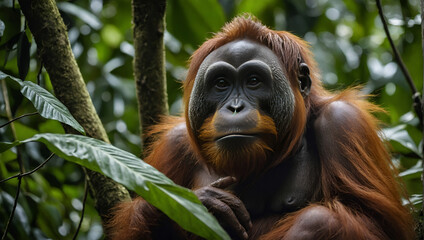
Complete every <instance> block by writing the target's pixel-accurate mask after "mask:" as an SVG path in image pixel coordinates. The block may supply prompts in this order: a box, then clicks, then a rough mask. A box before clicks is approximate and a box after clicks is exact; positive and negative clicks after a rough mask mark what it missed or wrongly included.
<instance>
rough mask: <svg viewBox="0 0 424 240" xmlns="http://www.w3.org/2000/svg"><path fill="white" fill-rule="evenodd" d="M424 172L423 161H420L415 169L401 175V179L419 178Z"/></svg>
mask: <svg viewBox="0 0 424 240" xmlns="http://www.w3.org/2000/svg"><path fill="white" fill-rule="evenodd" d="M422 172H423V167H422V161H421V160H420V161H418V162H417V164H415V165H414V166H413V167H411V168H409V169H407V170H405V171H403V172H401V173H399V177H402V178H403V179H404V180H406V179H412V178H419V177H420V176H421V174H422Z"/></svg>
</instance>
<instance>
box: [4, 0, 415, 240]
mask: <svg viewBox="0 0 424 240" xmlns="http://www.w3.org/2000/svg"><path fill="white" fill-rule="evenodd" d="M56 4H57V7H58V9H59V10H60V14H61V16H62V18H63V20H64V22H65V25H66V26H67V30H68V36H69V40H70V43H71V46H72V51H73V54H74V56H75V58H76V60H77V63H78V66H79V68H80V70H81V73H82V76H83V77H84V80H85V82H86V86H87V89H88V92H89V94H90V96H91V99H92V101H93V103H94V106H95V109H96V110H97V113H98V115H99V117H100V119H101V121H102V123H103V125H104V127H105V129H106V132H107V135H108V137H109V139H110V141H111V143H112V144H113V145H114V146H116V147H119V148H121V149H124V150H127V151H129V152H132V153H134V154H135V155H137V156H140V154H141V147H140V146H141V145H142V142H141V139H140V123H139V117H138V110H137V99H136V92H135V86H134V80H133V79H134V77H133V65H132V63H133V58H134V47H133V33H132V15H131V12H132V10H131V2H130V1H127V0H88V1H87V0H71V1H56ZM382 4H383V10H384V14H385V17H386V19H387V22H388V27H389V30H390V33H391V35H392V37H393V40H394V43H395V45H396V47H397V49H398V51H399V52H400V54H401V56H402V58H403V60H404V62H405V65H406V67H407V68H408V70H409V73H410V74H411V77H412V79H413V80H414V82H415V85H416V87H417V89H418V90H419V91H421V89H422V88H423V86H422V80H423V62H422V61H423V60H422V59H423V58H422V53H423V52H422V47H421V26H420V24H421V16H420V2H419V0H399V1H395V0H385V1H383V3H382ZM242 13H251V14H253V15H255V16H256V17H257V18H258V19H260V20H261V21H262V22H263V23H264V24H266V25H267V26H269V27H270V28H273V29H277V30H287V31H290V32H292V33H294V34H296V35H298V36H300V37H302V38H304V39H305V40H306V41H308V42H309V43H310V44H311V47H312V49H313V53H314V54H315V57H316V60H317V62H318V64H319V67H320V69H321V74H322V80H323V82H324V84H325V86H326V87H327V88H329V89H333V90H340V89H344V88H346V87H348V86H356V85H362V86H363V91H364V92H365V93H367V94H372V95H373V96H372V97H371V98H370V100H371V101H373V102H375V103H377V104H379V105H381V106H382V107H383V108H384V109H385V110H386V111H387V114H379V115H378V117H379V119H381V122H382V127H383V133H384V135H385V137H386V138H387V140H389V142H390V143H391V146H392V149H391V150H392V152H393V161H394V163H395V166H397V167H398V168H399V172H400V177H401V179H402V180H403V181H404V182H405V185H406V188H407V191H408V196H409V197H410V199H409V200H408V199H405V203H408V201H411V202H412V205H413V207H414V211H415V215H417V216H418V212H419V210H420V209H421V205H422V191H423V189H422V182H421V180H420V178H421V172H422V162H421V160H420V158H421V154H422V151H421V149H422V147H421V144H422V134H421V130H420V128H419V120H418V118H417V116H416V113H415V112H414V108H413V106H412V104H413V100H412V93H411V90H410V88H409V86H408V83H407V82H406V80H405V77H404V75H403V74H402V72H401V71H400V68H399V66H398V64H397V63H396V62H395V60H394V57H393V54H392V49H391V48H390V45H389V42H388V40H387V37H386V35H385V33H384V30H383V25H382V22H381V20H380V18H379V15H378V11H377V7H376V2H375V1H373V0H371V1H369V0H354V1H329V0H301V1H299V0H286V1H280V0H263V1H256V0H202V1H200V0H167V6H166V31H165V35H164V43H165V47H166V78H167V94H168V104H169V112H170V114H179V113H181V89H180V86H181V82H182V81H184V78H185V74H186V69H187V61H188V59H189V57H190V55H191V54H192V53H193V51H194V50H195V49H196V48H197V47H198V46H199V45H200V44H201V43H202V42H203V41H204V40H205V39H207V38H209V37H211V36H212V34H213V33H214V32H216V31H218V30H219V29H220V28H221V26H223V25H224V24H225V22H227V21H229V20H231V19H232V18H233V17H234V16H237V15H239V14H242ZM18 66H19V67H18ZM25 66H27V69H28V72H27V74H25V75H26V76H25V75H23V76H25V79H26V80H28V81H32V82H34V83H39V85H40V86H42V87H43V88H45V89H47V90H49V91H50V92H52V85H51V83H50V79H49V75H48V74H47V72H46V70H45V69H44V68H43V67H42V62H41V61H40V59H39V57H38V54H37V46H36V44H35V42H34V40H33V37H32V34H31V31H30V30H29V29H28V28H27V22H26V20H25V17H24V16H23V14H22V12H21V11H20V7H19V4H18V1H13V0H0V70H1V71H2V72H5V73H7V74H9V75H12V76H15V77H19V76H22V69H23V68H24V69H25ZM1 81H4V80H1ZM1 87H2V88H3V90H2V93H3V94H0V125H2V124H4V123H6V122H7V121H8V119H9V117H10V116H8V113H7V107H6V105H7V104H6V101H5V95H4V92H5V90H4V88H6V89H7V93H8V100H9V105H10V110H11V111H10V112H11V114H12V118H15V117H18V116H21V115H24V114H27V113H32V112H34V111H35V109H34V107H33V105H32V104H31V103H30V102H29V101H28V100H27V99H26V98H24V97H23V96H22V94H21V93H20V92H19V88H17V87H16V86H14V85H13V84H11V83H10V82H7V81H4V83H2V86H1ZM151 100H152V101H155V99H151ZM47 132H48V133H64V129H63V127H62V125H61V124H60V123H59V122H57V121H54V120H48V119H45V118H43V117H41V116H39V115H36V116H29V117H24V118H22V119H20V120H19V121H15V122H14V130H13V131H12V129H11V127H10V126H5V127H1V128H0V141H1V142H12V141H14V140H16V139H18V140H23V139H26V138H29V137H31V136H33V135H34V134H36V133H47ZM18 152H19V155H20V158H21V159H23V164H24V167H25V169H27V170H31V169H34V168H35V167H36V166H38V165H40V163H42V162H43V161H44V160H46V158H48V156H49V155H50V152H49V151H48V150H46V148H45V147H43V146H42V145H40V144H36V143H27V144H24V145H22V146H21V148H20V150H19V151H17V150H16V149H10V150H8V151H5V152H2V153H0V180H1V179H6V178H8V177H10V176H13V175H15V174H17V173H19V171H20V165H19V163H18V161H16V159H17V156H18ZM84 176H85V174H84V171H83V170H82V168H81V167H80V166H79V165H76V164H74V163H70V162H68V161H65V160H63V159H61V158H59V157H57V156H55V157H53V159H52V160H51V161H49V162H48V163H47V164H46V165H45V166H43V167H42V168H41V169H39V170H38V171H36V172H35V173H33V174H31V175H30V176H27V177H25V178H23V181H22V186H21V194H20V196H19V198H18V202H17V206H16V211H15V217H14V219H13V221H12V223H11V226H10V229H9V234H8V236H7V237H5V239H72V237H73V236H74V233H75V231H76V229H77V226H78V223H79V221H80V217H81V211H82V209H83V205H84V202H83V196H84V178H85V177H84ZM17 185H18V181H17V179H11V180H9V181H5V182H2V183H0V229H1V230H0V232H1V233H3V231H4V229H5V227H6V223H7V220H8V219H9V215H10V212H11V209H12V207H13V204H14V198H15V194H16V189H17ZM93 201H94V200H93V199H92V198H91V197H90V196H89V197H88V199H87V201H86V203H85V215H84V220H83V222H82V226H81V229H80V232H79V235H78V239H90V240H93V239H103V238H104V235H103V229H102V225H101V218H100V217H99V215H98V213H97V211H96V210H95V208H94V207H93V206H94V202H93Z"/></svg>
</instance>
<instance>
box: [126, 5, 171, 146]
mask: <svg viewBox="0 0 424 240" xmlns="http://www.w3.org/2000/svg"><path fill="white" fill-rule="evenodd" d="M132 9H133V13H132V15H133V24H134V26H133V37H134V48H135V59H134V78H135V83H136V88H137V100H138V104H139V117H140V126H141V137H142V139H143V144H144V146H146V144H148V142H149V140H148V139H146V138H145V136H144V134H143V130H145V129H146V128H148V127H149V126H151V125H153V124H154V123H157V122H158V121H159V118H160V116H162V115H165V114H167V113H168V104H167V102H168V100H167V94H166V70H165V47H164V42H163V36H164V33H165V9H166V0H133V1H132Z"/></svg>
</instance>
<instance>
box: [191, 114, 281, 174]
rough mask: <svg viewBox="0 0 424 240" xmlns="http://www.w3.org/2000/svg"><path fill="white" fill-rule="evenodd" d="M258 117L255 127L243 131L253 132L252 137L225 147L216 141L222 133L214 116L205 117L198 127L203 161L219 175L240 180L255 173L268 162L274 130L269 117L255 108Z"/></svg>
mask: <svg viewBox="0 0 424 240" xmlns="http://www.w3.org/2000/svg"><path fill="white" fill-rule="evenodd" d="M257 119H258V122H257V124H256V127H255V128H254V129H250V130H247V131H243V132H242V133H243V134H248V135H249V134H252V135H255V136H256V137H255V138H252V139H251V140H248V141H241V142H240V144H237V145H234V144H233V145H232V146H231V147H228V146H225V145H222V144H218V143H217V141H216V137H217V136H219V135H220V134H221V133H218V132H217V131H216V129H215V127H214V120H215V116H213V117H209V118H207V119H206V120H205V122H204V124H203V125H202V127H201V129H200V131H199V143H200V149H201V152H202V155H203V157H204V160H205V162H206V165H207V166H208V167H209V168H211V169H212V170H214V171H215V172H216V173H217V174H219V175H223V176H233V177H236V178H238V179H239V180H243V179H246V178H247V177H249V176H252V175H256V174H258V173H260V172H262V171H263V170H264V169H265V168H266V167H267V166H269V165H270V164H271V163H270V161H271V159H272V157H271V155H272V153H273V147H274V145H275V143H276V141H277V130H276V127H275V124H274V121H273V120H272V119H271V118H270V117H268V116H265V115H260V114H259V112H257Z"/></svg>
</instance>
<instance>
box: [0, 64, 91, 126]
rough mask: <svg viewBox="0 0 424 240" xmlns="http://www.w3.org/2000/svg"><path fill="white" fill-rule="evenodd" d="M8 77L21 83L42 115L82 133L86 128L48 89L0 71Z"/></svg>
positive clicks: (24, 91) (22, 90)
mask: <svg viewBox="0 0 424 240" xmlns="http://www.w3.org/2000/svg"><path fill="white" fill-rule="evenodd" d="M6 77H8V78H9V79H12V80H14V81H15V82H17V83H19V85H20V86H21V92H22V94H23V95H24V96H25V97H26V98H28V99H29V100H30V101H31V102H32V104H34V107H35V108H36V109H37V111H38V112H39V113H40V115H41V116H43V117H45V118H48V119H53V120H57V121H59V122H62V123H65V124H68V125H69V126H71V127H73V128H74V129H76V130H77V131H79V132H80V133H85V131H84V128H83V127H82V126H81V125H80V124H79V123H78V122H77V120H75V118H74V117H73V116H72V114H71V113H70V112H69V110H68V109H67V108H66V107H65V105H63V104H62V103H61V102H60V101H59V100H57V99H56V98H55V97H54V96H53V95H52V94H51V93H50V92H48V91H47V90H46V89H44V88H42V87H40V86H38V85H37V84H35V83H33V82H30V81H22V80H21V79H19V78H15V77H12V76H10V75H7V74H5V73H4V72H2V71H0V79H4V78H6Z"/></svg>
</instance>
